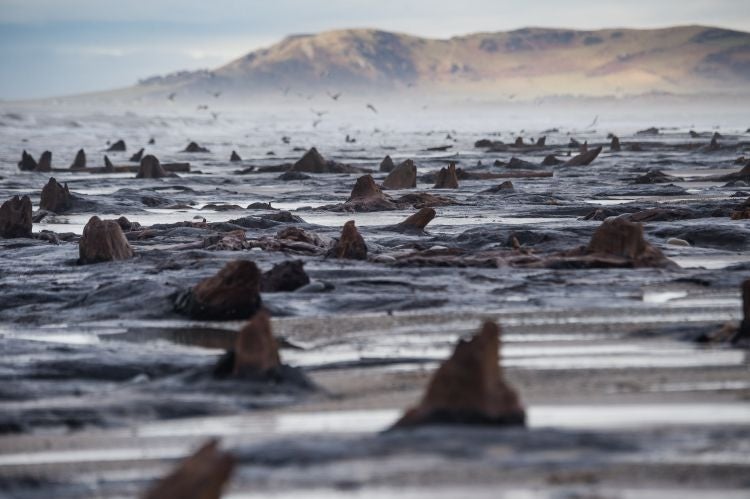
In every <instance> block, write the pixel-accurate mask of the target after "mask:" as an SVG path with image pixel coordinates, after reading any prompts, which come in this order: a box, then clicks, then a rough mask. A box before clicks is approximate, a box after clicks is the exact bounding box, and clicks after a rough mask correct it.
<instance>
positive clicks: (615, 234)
mask: <svg viewBox="0 0 750 499" xmlns="http://www.w3.org/2000/svg"><path fill="white" fill-rule="evenodd" d="M586 253H588V254H592V255H602V256H605V257H615V258H622V259H625V260H629V261H630V262H632V265H633V267H662V266H666V265H674V262H672V261H671V260H670V259H668V258H667V257H665V256H664V254H663V253H662V252H661V250H659V248H656V247H654V246H652V245H651V244H649V243H648V241H646V239H645V238H644V236H643V226H642V225H641V224H639V223H636V222H630V221H628V220H625V219H623V218H614V219H612V220H605V221H604V222H602V224H601V225H600V226H599V227H598V228H597V229H596V231H595V232H594V235H593V236H591V241H590V242H589V245H588V247H587V248H586Z"/></svg>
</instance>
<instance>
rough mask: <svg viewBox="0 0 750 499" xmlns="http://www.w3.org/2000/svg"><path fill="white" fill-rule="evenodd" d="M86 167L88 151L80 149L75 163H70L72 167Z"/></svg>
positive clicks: (77, 168)
mask: <svg viewBox="0 0 750 499" xmlns="http://www.w3.org/2000/svg"><path fill="white" fill-rule="evenodd" d="M84 168H86V152H85V151H84V150H83V149H79V150H78V152H77V153H76V157H75V159H74V160H73V164H72V165H70V169H71V170H83V169H84Z"/></svg>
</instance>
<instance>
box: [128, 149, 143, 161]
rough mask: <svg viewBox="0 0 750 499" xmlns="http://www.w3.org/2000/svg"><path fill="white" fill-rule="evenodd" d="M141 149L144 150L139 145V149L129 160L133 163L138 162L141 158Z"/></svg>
mask: <svg viewBox="0 0 750 499" xmlns="http://www.w3.org/2000/svg"><path fill="white" fill-rule="evenodd" d="M143 150H144V149H143V148H142V147H141V148H140V149H139V150H138V152H137V153H135V154H133V155H132V156H130V161H132V162H133V163H138V162H140V161H141V159H143Z"/></svg>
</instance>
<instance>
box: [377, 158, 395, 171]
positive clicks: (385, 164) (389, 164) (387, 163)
mask: <svg viewBox="0 0 750 499" xmlns="http://www.w3.org/2000/svg"><path fill="white" fill-rule="evenodd" d="M394 168H396V165H395V164H393V160H392V159H391V157H390V156H386V157H385V158H383V161H381V162H380V171H381V172H385V173H390V172H391V170H393V169H394Z"/></svg>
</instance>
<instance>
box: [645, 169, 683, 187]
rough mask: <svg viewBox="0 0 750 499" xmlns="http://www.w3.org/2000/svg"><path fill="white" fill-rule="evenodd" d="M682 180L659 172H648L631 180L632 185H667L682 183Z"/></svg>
mask: <svg viewBox="0 0 750 499" xmlns="http://www.w3.org/2000/svg"><path fill="white" fill-rule="evenodd" d="M683 180H684V179H683V178H681V177H674V176H672V175H667V174H666V173H664V172H661V171H659V170H649V171H648V173H645V174H643V175H641V176H638V177H636V178H635V180H633V183H634V184H669V183H671V182H682V181H683Z"/></svg>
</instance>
